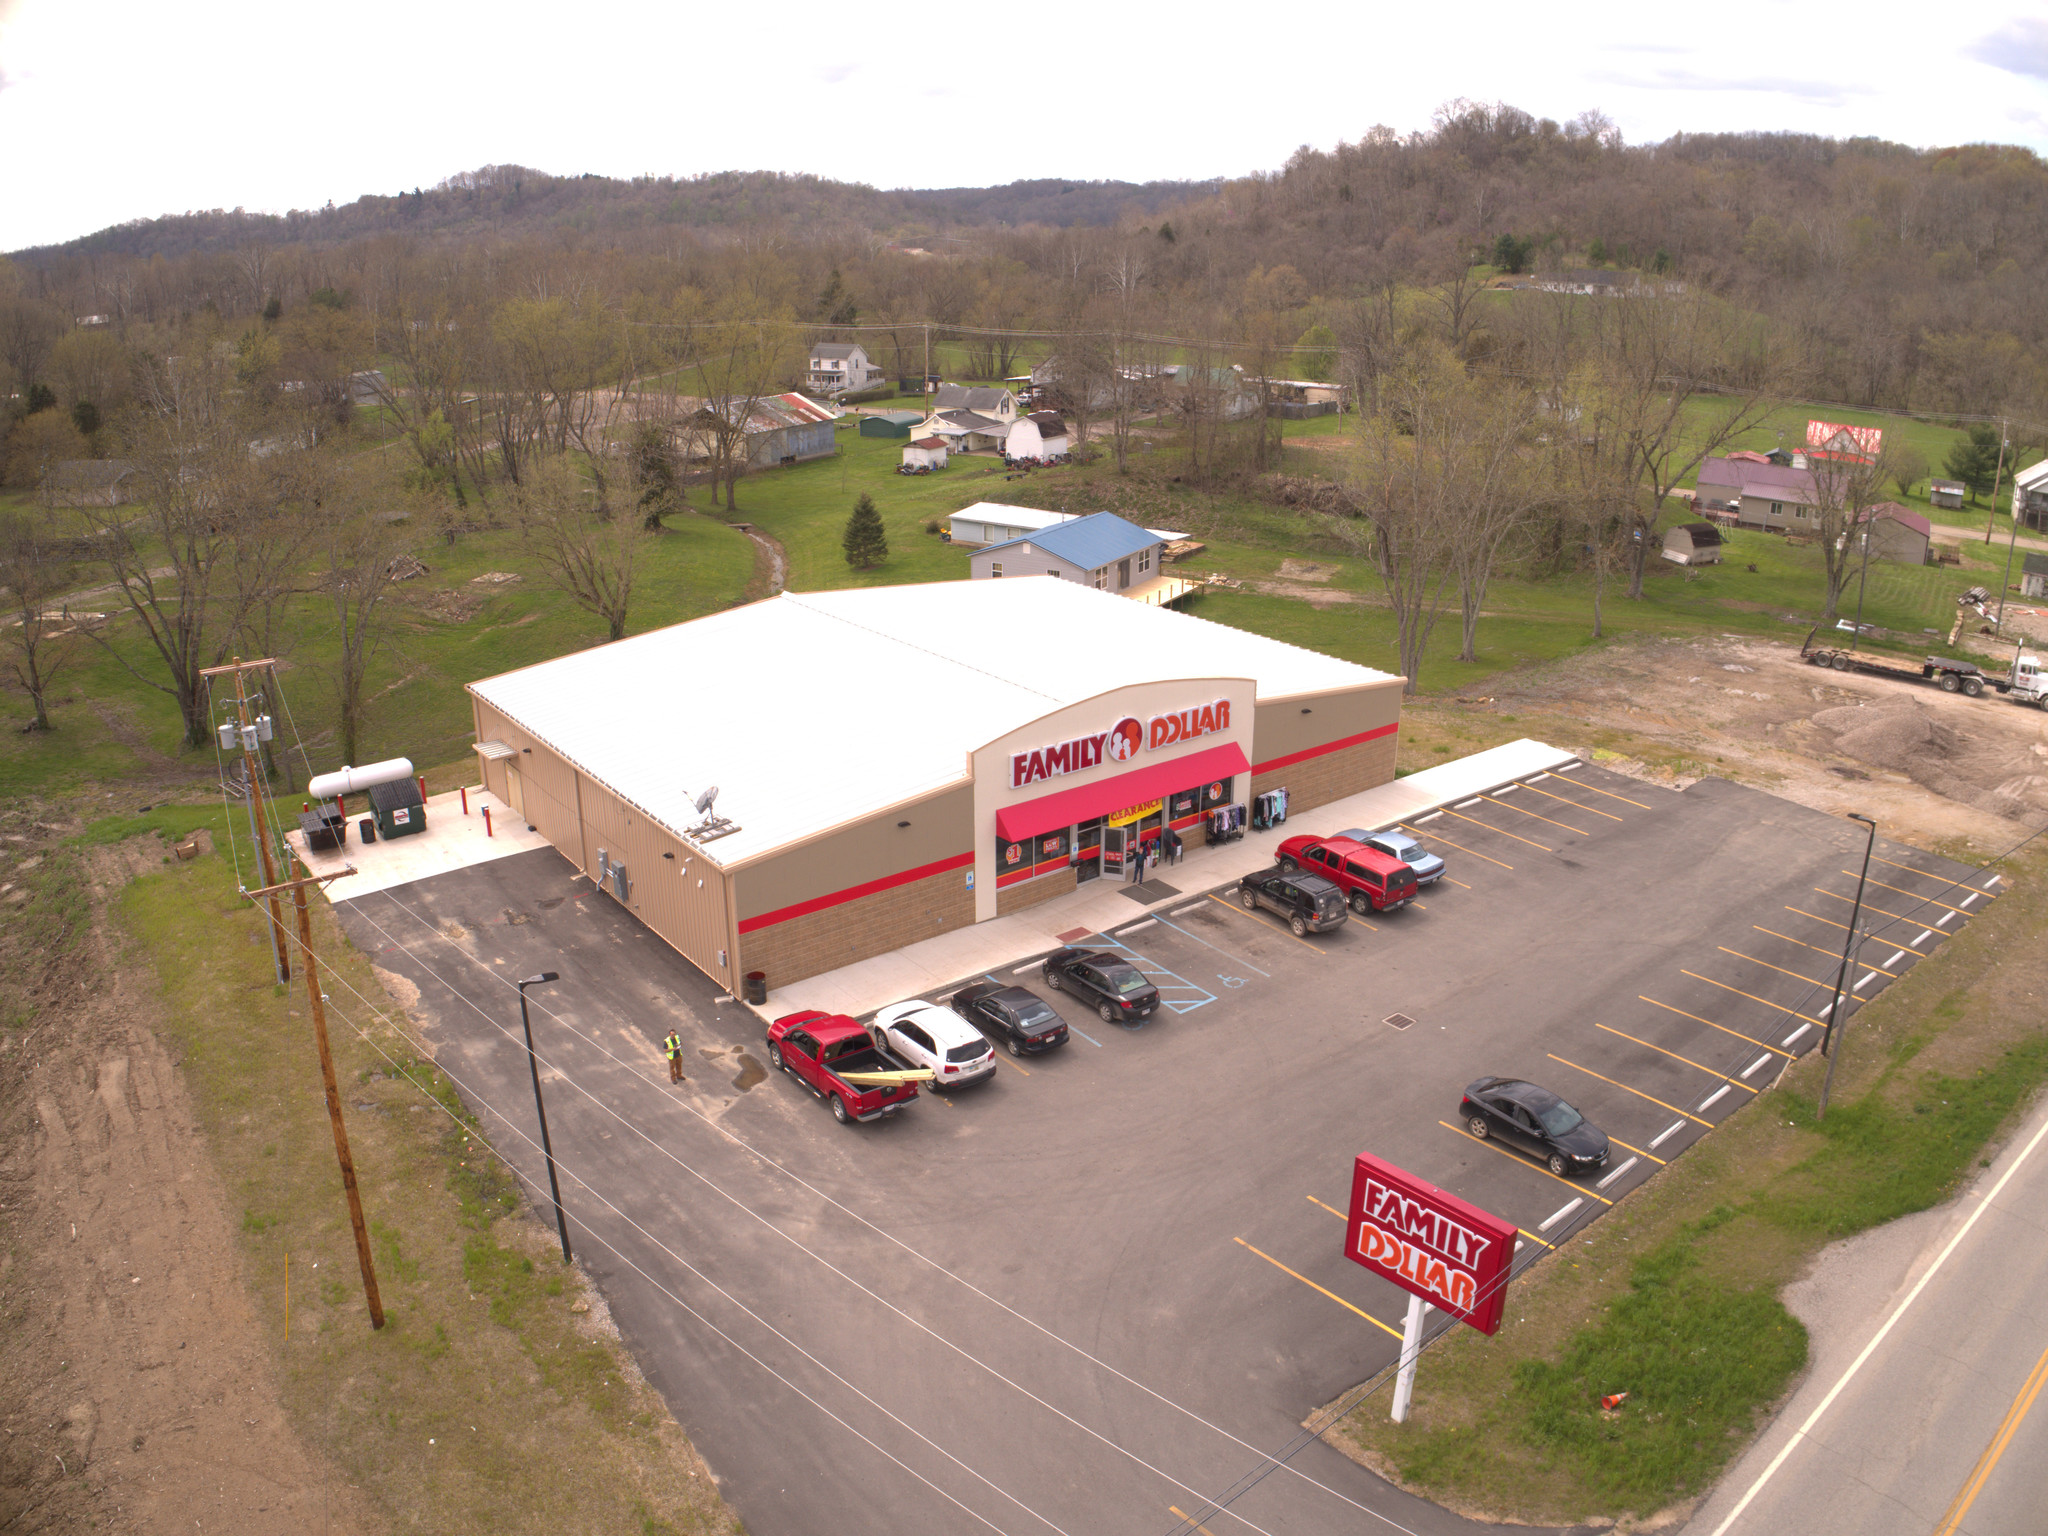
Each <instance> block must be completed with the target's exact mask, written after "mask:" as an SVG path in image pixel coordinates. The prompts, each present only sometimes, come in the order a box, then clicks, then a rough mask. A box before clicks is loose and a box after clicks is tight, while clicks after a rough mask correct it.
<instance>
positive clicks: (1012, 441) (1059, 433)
mask: <svg viewBox="0 0 2048 1536" xmlns="http://www.w3.org/2000/svg"><path fill="white" fill-rule="evenodd" d="M1067 451H1068V449H1067V424H1066V423H1065V422H1064V421H1061V420H1060V418H1059V413H1058V412H1057V411H1033V412H1032V413H1031V414H1030V415H1029V416H1025V417H1022V418H1020V419H1019V420H1018V422H1017V424H1016V425H1015V426H1013V427H1011V428H1010V435H1009V436H1008V437H1007V438H1005V439H1004V441H1003V453H1004V455H1005V456H1006V457H1008V458H1012V459H1050V458H1053V457H1055V456H1057V455H1059V454H1063V453H1066V452H1067Z"/></svg>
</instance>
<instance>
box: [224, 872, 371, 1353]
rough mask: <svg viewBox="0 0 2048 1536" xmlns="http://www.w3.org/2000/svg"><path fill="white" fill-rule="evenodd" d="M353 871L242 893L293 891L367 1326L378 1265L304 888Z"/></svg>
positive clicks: (274, 901)
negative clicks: (344, 1119) (373, 1254)
mask: <svg viewBox="0 0 2048 1536" xmlns="http://www.w3.org/2000/svg"><path fill="white" fill-rule="evenodd" d="M355 872H356V870H355V866H354V865H353V864H351V865H349V866H348V868H346V869H342V870H337V871H336V872H335V873H333V874H331V875H316V874H314V873H312V871H311V870H310V868H309V869H308V870H307V872H306V874H305V875H304V876H303V877H301V878H300V879H297V880H288V881H285V882H284V883H283V884H282V885H274V886H271V887H270V888H269V889H267V890H261V891H244V892H243V893H242V894H243V895H245V896H247V897H248V898H249V899H250V900H251V901H254V900H255V899H256V898H257V897H259V896H267V897H269V898H270V901H271V905H272V907H273V908H275V906H276V904H277V897H278V894H279V893H280V892H283V891H290V892H291V893H292V907H293V910H294V911H295V912H296V913H297V914H298V919H299V948H300V949H301V950H302V951H304V954H305V972H306V1001H307V1003H308V1004H309V1005H310V1006H311V1008H312V1010H313V1042H314V1044H315V1045H317V1046H318V1047H319V1049H320V1081H321V1083H322V1085H323V1086H324V1087H325V1088H326V1090H327V1119H328V1122H329V1123H330V1124H331V1125H332V1126H333V1127H334V1156H335V1160H336V1161H337V1162H339V1163H340V1164H341V1187H342V1189H343V1191H344V1192H345V1193H346V1194H347V1195H348V1219H349V1224H350V1225H351V1226H352V1227H354V1228H355V1234H356V1263H357V1264H358V1265H359V1266H360V1267H361V1269H362V1271H363V1298H364V1300H366V1301H368V1302H369V1304H370V1326H371V1327H372V1328H382V1327H383V1326H384V1302H383V1298H382V1297H380V1296H379V1295H378V1294H377V1266H376V1265H375V1263H373V1262H372V1261H371V1258H370V1233H369V1230H368V1228H367V1227H365V1226H364V1224H363V1197H362V1193H361V1191H360V1190H358V1189H357V1188H356V1163H355V1158H354V1157H352V1156H351V1155H350V1154H349V1149H348V1130H347V1128H346V1127H345V1126H343V1124H342V1123H341V1090H340V1089H339V1088H338V1087H336V1086H335V1082H334V1053H333V1051H332V1050H330V1049H329V1047H328V1043H327V995H326V994H325V993H324V992H322V991H321V990H320V963H319V961H317V960H316V959H314V957H313V919H312V914H311V913H310V912H308V911H307V909H306V887H307V886H309V885H319V884H322V883H323V882H325V881H328V880H338V879H340V878H341V877H342V876H343V875H352V874H354V873H355Z"/></svg>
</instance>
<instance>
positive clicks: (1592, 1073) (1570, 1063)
mask: <svg viewBox="0 0 2048 1536" xmlns="http://www.w3.org/2000/svg"><path fill="white" fill-rule="evenodd" d="M1543 1054H1544V1055H1546V1056H1549V1057H1550V1059H1551V1060H1552V1061H1554V1062H1557V1063H1558V1064H1559V1065H1560V1066H1566V1067H1570V1068H1571V1069H1572V1070H1573V1071H1575V1072H1583V1073H1585V1074H1586V1076H1588V1077H1597V1078H1599V1079H1600V1081H1601V1082H1603V1083H1608V1084H1611V1085H1612V1086H1613V1087H1616V1088H1619V1089H1620V1090H1621V1091H1622V1092H1623V1093H1632V1094H1634V1095H1635V1096H1636V1097H1637V1098H1639V1099H1648V1100H1649V1101H1650V1102H1651V1103H1652V1104H1656V1105H1659V1106H1661V1107H1662V1108H1664V1109H1668V1110H1670V1111H1671V1113H1673V1114H1674V1115H1684V1116H1685V1118H1686V1119H1688V1120H1691V1121H1694V1122H1695V1123H1697V1124H1699V1125H1705V1126H1711V1125H1713V1123H1714V1122H1713V1121H1711V1120H1701V1119H1700V1117H1699V1116H1698V1115H1696V1114H1694V1113H1692V1111H1690V1110H1685V1109H1680V1108H1679V1107H1678V1106H1677V1105H1676V1104H1666V1103H1665V1102H1664V1101H1663V1100H1662V1099H1660V1098H1658V1097H1657V1096H1656V1095H1655V1094H1654V1093H1645V1092H1643V1090H1642V1089H1640V1088H1631V1087H1629V1085H1628V1084H1627V1083H1617V1082H1615V1081H1614V1079H1613V1078H1611V1077H1609V1076H1607V1074H1606V1073H1604V1072H1595V1071H1594V1070H1593V1069H1592V1068H1591V1067H1582V1066H1580V1065H1579V1064H1578V1063H1577V1062H1576V1061H1566V1060H1565V1059H1564V1058H1563V1057H1562V1056H1558V1055H1555V1054H1553V1053H1552V1052H1550V1051H1545V1052H1544V1053H1543Z"/></svg>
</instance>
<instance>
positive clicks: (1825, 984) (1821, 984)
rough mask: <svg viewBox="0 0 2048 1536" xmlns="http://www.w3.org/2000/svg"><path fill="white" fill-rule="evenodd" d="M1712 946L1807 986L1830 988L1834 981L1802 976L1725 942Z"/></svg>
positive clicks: (1723, 952)
mask: <svg viewBox="0 0 2048 1536" xmlns="http://www.w3.org/2000/svg"><path fill="white" fill-rule="evenodd" d="M1714 948H1716V949H1718V950H1719V951H1721V953H1722V954H1724V955H1733V956H1734V957H1735V958H1736V959H1738V960H1747V961H1748V962H1749V963H1750V964H1751V965H1760V966H1762V967H1763V968H1764V969H1765V970H1767V971H1776V972H1777V973H1778V974H1779V975H1780V976H1790V977H1791V978H1792V979H1793V980H1794V981H1803V982H1805V983H1806V984H1807V985H1808V986H1809V987H1830V988H1831V987H1833V986H1834V983H1833V982H1831V981H1816V980H1814V979H1813V978H1812V977H1811V976H1802V975H1800V974H1799V973H1798V972H1797V971H1788V970H1786V969H1785V967H1783V966H1782V965H1773V964H1771V962H1770V961H1768V960H1759V959H1757V957H1756V956H1755V955H1745V954H1744V953H1743V952H1742V951H1741V950H1739V949H1730V948H1729V947H1728V946H1727V945H1726V944H1716V945H1715V946H1714Z"/></svg>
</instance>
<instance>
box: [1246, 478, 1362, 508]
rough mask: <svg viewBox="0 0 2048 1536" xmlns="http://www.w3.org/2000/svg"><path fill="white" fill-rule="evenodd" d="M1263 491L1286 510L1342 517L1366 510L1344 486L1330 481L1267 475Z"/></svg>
mask: <svg viewBox="0 0 2048 1536" xmlns="http://www.w3.org/2000/svg"><path fill="white" fill-rule="evenodd" d="M1259 492H1260V494H1261V495H1263V496H1265V497H1266V498H1267V499H1268V500H1269V501H1277V502H1279V503H1280V505H1281V506H1283V507H1304V508H1306V509H1308V510H1309V511H1311V512H1328V513H1332V514H1335V515H1336V516H1339V517H1359V516H1362V515H1363V513H1364V511H1365V507H1364V505H1363V503H1361V502H1360V501H1359V500H1358V498H1357V497H1355V496H1353V495H1352V494H1351V493H1350V492H1349V491H1347V490H1345V489H1344V487H1343V486H1341V485H1337V484H1334V483H1333V482H1331V481H1328V480H1312V479H1310V478H1309V477H1308V476H1306V475H1266V476H1263V477H1262V478H1261V479H1260V481H1259Z"/></svg>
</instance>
